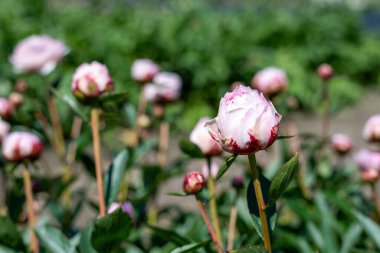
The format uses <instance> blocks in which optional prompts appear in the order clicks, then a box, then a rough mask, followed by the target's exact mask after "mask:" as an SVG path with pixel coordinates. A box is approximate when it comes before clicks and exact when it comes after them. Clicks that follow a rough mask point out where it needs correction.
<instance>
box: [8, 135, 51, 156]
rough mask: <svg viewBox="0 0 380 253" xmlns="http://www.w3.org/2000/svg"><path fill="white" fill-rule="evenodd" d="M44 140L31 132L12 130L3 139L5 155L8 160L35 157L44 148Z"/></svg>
mask: <svg viewBox="0 0 380 253" xmlns="http://www.w3.org/2000/svg"><path fill="white" fill-rule="evenodd" d="M43 147H44V145H43V143H42V141H41V140H40V139H39V138H38V137H37V136H36V135H34V134H32V133H29V132H12V133H10V134H9V135H7V136H6V137H5V139H4V140H3V156H4V158H5V159H6V160H8V161H20V160H24V159H35V158H38V156H39V155H40V154H41V152H42V150H43Z"/></svg>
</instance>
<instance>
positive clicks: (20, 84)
mask: <svg viewBox="0 0 380 253" xmlns="http://www.w3.org/2000/svg"><path fill="white" fill-rule="evenodd" d="M27 88H28V85H27V84H26V82H25V81H24V80H17V81H16V83H15V90H16V91H17V92H20V93H23V92H24V91H26V89H27Z"/></svg>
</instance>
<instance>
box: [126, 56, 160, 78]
mask: <svg viewBox="0 0 380 253" xmlns="http://www.w3.org/2000/svg"><path fill="white" fill-rule="evenodd" d="M159 71H160V68H159V67H158V65H157V64H156V63H154V62H153V61H151V60H149V59H138V60H136V61H135V62H134V63H133V64H132V69H131V75H132V78H133V80H135V81H136V82H139V83H147V82H150V81H152V79H153V77H154V76H155V75H157V74H158V72H159Z"/></svg>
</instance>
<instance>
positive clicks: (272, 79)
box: [251, 67, 288, 97]
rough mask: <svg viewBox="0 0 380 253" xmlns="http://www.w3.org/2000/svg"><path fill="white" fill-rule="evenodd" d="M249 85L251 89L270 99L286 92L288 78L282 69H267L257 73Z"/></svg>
mask: <svg viewBox="0 0 380 253" xmlns="http://www.w3.org/2000/svg"><path fill="white" fill-rule="evenodd" d="M251 84H252V87H253V88H255V89H257V90H258V91H261V92H262V93H264V95H266V96H268V97H270V96H273V95H276V94H278V93H281V92H283V91H285V90H286V88H287V87H288V78H287V76H286V73H285V72H284V71H283V70H282V69H279V68H276V67H268V68H265V69H263V70H261V71H259V72H257V73H256V75H255V76H254V77H253V78H252V81H251Z"/></svg>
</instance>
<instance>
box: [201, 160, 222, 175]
mask: <svg viewBox="0 0 380 253" xmlns="http://www.w3.org/2000/svg"><path fill="white" fill-rule="evenodd" d="M201 170H202V175H203V176H204V177H205V179H208V176H209V174H208V172H209V168H208V163H207V162H204V163H203V165H202V169H201ZM218 171H219V164H218V163H217V162H215V161H214V160H213V161H212V162H211V175H212V177H213V178H215V177H216V175H218Z"/></svg>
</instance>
